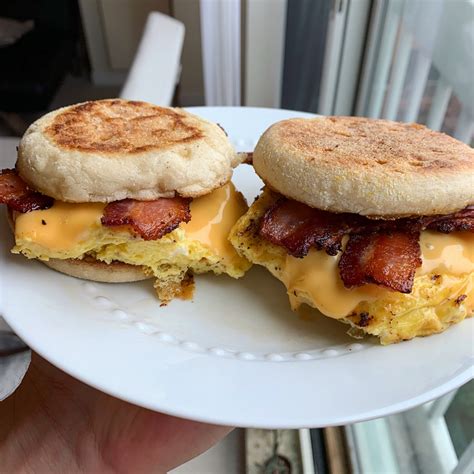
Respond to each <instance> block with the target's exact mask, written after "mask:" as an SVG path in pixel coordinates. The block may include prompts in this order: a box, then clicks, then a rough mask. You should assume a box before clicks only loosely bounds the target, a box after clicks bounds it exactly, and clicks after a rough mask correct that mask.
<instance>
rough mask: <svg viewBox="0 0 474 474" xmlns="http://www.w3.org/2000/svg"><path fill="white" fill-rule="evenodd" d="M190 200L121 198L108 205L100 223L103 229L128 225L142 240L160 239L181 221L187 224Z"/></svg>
mask: <svg viewBox="0 0 474 474" xmlns="http://www.w3.org/2000/svg"><path fill="white" fill-rule="evenodd" d="M189 204H190V200H189V199H185V198H182V197H175V198H169V199H168V198H161V199H157V200H155V201H135V200H134V199H123V200H121V201H115V202H112V203H110V204H108V205H107V206H106V207H105V209H104V215H103V216H102V219H101V222H102V225H105V226H121V225H129V226H130V227H131V228H132V229H133V230H134V232H135V233H136V234H138V235H139V236H140V237H141V238H143V239H144V240H157V239H161V237H163V236H164V235H165V234H167V233H169V232H171V231H172V230H174V229H176V227H178V226H179V224H180V223H181V222H189V220H190V219H191V212H190V208H189Z"/></svg>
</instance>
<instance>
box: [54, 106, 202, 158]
mask: <svg viewBox="0 0 474 474" xmlns="http://www.w3.org/2000/svg"><path fill="white" fill-rule="evenodd" d="M185 118H186V115H185V114H184V113H183V112H182V111H180V110H179V109H170V108H167V107H159V106H157V105H153V104H149V103H147V102H139V101H125V100H122V99H109V100H101V101H91V102H84V103H82V104H77V105H75V106H72V107H69V108H67V109H65V110H64V111H63V112H61V113H59V114H58V115H56V116H55V117H54V119H53V121H52V122H51V123H50V124H49V125H48V126H47V127H46V129H45V135H46V136H47V137H48V138H49V139H50V140H51V141H52V142H54V143H55V144H56V145H57V146H59V147H60V148H63V149H65V150H79V151H82V152H100V153H106V154H107V153H116V152H120V153H121V154H124V153H125V154H129V155H132V154H134V153H143V152H145V151H151V150H162V149H164V148H169V147H170V146H173V145H176V144H178V143H189V142H192V141H193V140H198V139H200V138H202V136H203V133H202V130H201V129H200V128H199V127H196V126H193V125H192V124H190V123H189V122H188V121H186V120H185Z"/></svg>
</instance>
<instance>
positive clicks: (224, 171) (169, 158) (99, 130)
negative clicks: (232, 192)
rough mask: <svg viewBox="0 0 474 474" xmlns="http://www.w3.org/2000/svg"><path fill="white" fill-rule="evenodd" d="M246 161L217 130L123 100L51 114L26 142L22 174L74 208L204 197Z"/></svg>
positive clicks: (30, 131) (21, 153) (168, 111)
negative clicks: (240, 160) (79, 204)
mask: <svg viewBox="0 0 474 474" xmlns="http://www.w3.org/2000/svg"><path fill="white" fill-rule="evenodd" d="M237 163H238V157H237V154H236V152H235V150H234V149H233V147H232V145H231V144H230V142H229V140H228V138H227V136H226V134H225V132H224V131H223V130H222V129H221V128H220V127H219V126H218V125H216V124H214V123H211V122H208V121H207V120H205V119H203V118H201V117H197V116H196V115H193V114H191V113H189V112H186V111H185V110H182V109H173V108H169V107H159V106H156V105H152V104H149V103H146V102H137V101H126V100H122V99H109V100H98V101H92V102H84V103H82V104H76V105H72V106H69V107H64V108H62V109H59V110H56V111H54V112H50V113H48V114H46V115H45V116H43V117H42V118H40V119H39V120H37V121H36V122H34V123H33V124H32V125H31V126H30V127H29V128H28V130H27V131H26V133H25V135H24V136H23V138H22V140H21V142H20V146H19V150H18V161H17V165H16V168H17V171H18V173H19V175H20V176H21V178H22V179H23V180H24V181H26V183H27V184H28V185H30V186H31V187H32V188H33V189H35V190H37V191H40V192H41V193H43V194H46V195H48V196H50V197H53V198H55V199H58V200H60V201H66V202H82V203H83V202H112V201H118V200H120V199H126V198H130V199H137V200H153V199H158V198H161V197H173V196H175V195H180V196H184V197H198V196H202V195H204V194H208V193H209V192H211V191H213V190H214V189H217V188H219V187H220V186H222V185H224V184H225V183H227V182H228V181H229V180H230V178H231V175H232V168H233V167H234V166H235V165H236V164H237Z"/></svg>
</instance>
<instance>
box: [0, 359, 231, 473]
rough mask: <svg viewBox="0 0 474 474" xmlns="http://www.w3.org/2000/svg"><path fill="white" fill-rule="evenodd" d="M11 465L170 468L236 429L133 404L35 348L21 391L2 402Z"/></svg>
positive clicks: (5, 459)
mask: <svg viewBox="0 0 474 474" xmlns="http://www.w3.org/2000/svg"><path fill="white" fill-rule="evenodd" d="M0 420H1V423H0V459H1V460H2V471H3V472H15V473H20V472H48V473H55V472H68V473H79V472H87V473H95V472H100V473H105V472H127V473H128V472H133V473H147V472H154V473H164V472H167V471H168V470H170V469H173V468H174V467H176V466H179V465H180V464H182V463H184V462H185V461H187V460H189V459H191V458H193V457H195V456H197V455H198V454H200V453H202V452H204V451H205V450H206V449H208V448H210V447H211V446H212V445H213V444H215V443H216V442H217V441H218V440H220V439H221V438H223V437H224V436H225V435H226V434H227V433H229V431H230V430H231V428H227V427H223V426H215V425H207V424H203V423H198V422H194V421H189V420H184V419H180V418H175V417H172V416H168V415H164V414H161V413H156V412H153V411H150V410H146V409H144V408H140V407H137V406H135V405H131V404H129V403H127V402H123V401H121V400H118V399H116V398H114V397H111V396H109V395H106V394H105V393H102V392H99V391H98V390H95V389H93V388H91V387H89V386H87V385H85V384H83V383H82V382H79V381H78V380H76V379H74V378H72V377H70V376H69V375H67V374H65V373H64V372H62V371H60V370H59V369H57V368H56V367H54V366H52V365H51V364H49V363H48V362H46V361H45V360H44V359H42V358H41V357H40V356H38V355H36V354H33V356H32V360H31V366H30V368H29V370H28V373H27V374H26V376H25V378H24V380H23V382H22V384H21V385H20V387H19V388H18V389H17V390H16V392H15V393H14V394H13V395H11V396H10V397H9V398H7V399H6V400H5V401H3V402H1V403H0Z"/></svg>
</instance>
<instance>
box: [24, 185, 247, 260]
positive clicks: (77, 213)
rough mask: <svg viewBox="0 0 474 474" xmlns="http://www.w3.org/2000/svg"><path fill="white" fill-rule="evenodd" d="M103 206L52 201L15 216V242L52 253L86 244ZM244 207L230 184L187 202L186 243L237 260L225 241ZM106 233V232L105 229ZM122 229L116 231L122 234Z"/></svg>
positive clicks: (183, 225)
mask: <svg viewBox="0 0 474 474" xmlns="http://www.w3.org/2000/svg"><path fill="white" fill-rule="evenodd" d="M105 205H106V204H103V203H84V204H70V203H64V202H60V201H56V202H55V203H54V205H53V207H51V208H50V209H46V210H43V211H33V212H28V213H25V214H18V215H17V217H16V219H15V236H16V239H17V240H22V241H27V242H32V243H35V244H36V245H39V246H41V247H43V248H45V249H51V250H55V251H63V250H70V249H72V248H74V247H75V246H77V245H78V244H80V243H81V242H83V241H85V240H87V239H88V238H89V237H90V236H91V235H92V233H93V231H94V230H96V229H98V228H99V227H100V226H101V223H100V219H101V217H102V214H103V210H104V207H105ZM246 210H247V205H246V203H245V200H244V198H243V197H242V194H241V193H239V192H238V191H236V189H235V187H234V185H233V184H232V183H228V184H226V185H225V186H223V187H221V188H219V189H216V190H215V191H213V192H212V193H210V194H208V195H206V196H203V197H200V198H197V199H194V200H193V201H192V202H191V221H190V222H188V223H187V224H185V223H183V224H181V228H182V229H183V230H184V231H185V232H186V235H187V237H188V238H189V239H190V240H197V241H199V242H201V243H203V244H204V245H206V246H207V247H209V249H211V250H212V251H213V252H214V253H216V254H217V255H218V256H220V257H222V259H223V260H226V261H229V262H230V261H233V260H234V259H236V258H239V257H238V255H237V253H236V251H235V249H234V248H233V247H232V245H231V244H230V242H229V241H228V239H227V236H228V235H229V232H230V229H231V228H232V226H233V225H234V224H235V222H236V221H237V219H238V218H239V217H240V216H241V215H242V214H244V213H245V211H246ZM109 229H110V228H109ZM124 229H125V228H124V227H120V228H119V229H116V230H120V231H123V230H124Z"/></svg>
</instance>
